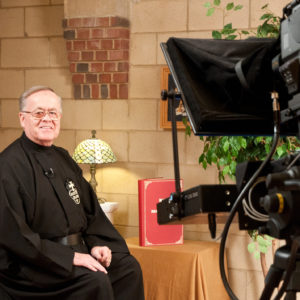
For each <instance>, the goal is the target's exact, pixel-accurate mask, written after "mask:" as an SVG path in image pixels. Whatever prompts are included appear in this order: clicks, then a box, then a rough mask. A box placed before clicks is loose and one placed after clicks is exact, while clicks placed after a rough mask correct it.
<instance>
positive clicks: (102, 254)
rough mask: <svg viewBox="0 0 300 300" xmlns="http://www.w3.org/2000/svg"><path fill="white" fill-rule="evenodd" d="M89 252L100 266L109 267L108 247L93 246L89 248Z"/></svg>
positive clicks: (109, 253)
mask: <svg viewBox="0 0 300 300" xmlns="http://www.w3.org/2000/svg"><path fill="white" fill-rule="evenodd" d="M91 254H92V256H93V257H95V258H96V259H97V260H98V261H99V262H100V263H101V265H102V266H104V267H106V268H107V267H109V265H110V263H111V251H110V249H109V248H108V247H106V246H104V247H100V246H95V247H93V248H92V250H91Z"/></svg>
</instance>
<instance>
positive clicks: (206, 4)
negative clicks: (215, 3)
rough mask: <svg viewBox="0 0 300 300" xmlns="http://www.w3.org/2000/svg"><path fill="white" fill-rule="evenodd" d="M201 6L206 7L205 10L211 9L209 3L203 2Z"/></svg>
mask: <svg viewBox="0 0 300 300" xmlns="http://www.w3.org/2000/svg"><path fill="white" fill-rule="evenodd" d="M203 6H204V7H206V8H210V7H211V3H210V2H205V3H204V5H203Z"/></svg>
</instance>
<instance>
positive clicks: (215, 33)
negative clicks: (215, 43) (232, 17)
mask: <svg viewBox="0 0 300 300" xmlns="http://www.w3.org/2000/svg"><path fill="white" fill-rule="evenodd" d="M212 37H213V38H214V39H215V40H220V39H222V34H221V33H220V32H219V31H217V30H213V32H212Z"/></svg>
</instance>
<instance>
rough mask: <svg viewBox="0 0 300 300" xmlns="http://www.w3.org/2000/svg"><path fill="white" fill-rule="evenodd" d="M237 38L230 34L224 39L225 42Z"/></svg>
mask: <svg viewBox="0 0 300 300" xmlns="http://www.w3.org/2000/svg"><path fill="white" fill-rule="evenodd" d="M236 38H237V35H236V34H231V35H228V36H227V37H226V40H235V39H236Z"/></svg>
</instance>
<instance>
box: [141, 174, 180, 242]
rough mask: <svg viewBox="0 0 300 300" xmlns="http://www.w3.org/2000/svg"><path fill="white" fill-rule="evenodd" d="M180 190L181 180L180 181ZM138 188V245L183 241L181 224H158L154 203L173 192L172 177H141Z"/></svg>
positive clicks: (173, 183)
mask: <svg viewBox="0 0 300 300" xmlns="http://www.w3.org/2000/svg"><path fill="white" fill-rule="evenodd" d="M180 185H181V190H182V180H181V181H180ZM138 190H139V225H140V226H139V235H140V246H152V245H174V244H182V243H183V225H159V224H158V223H157V208H156V204H157V203H158V202H159V201H161V200H163V199H165V198H168V197H169V196H170V194H171V193H174V192H175V190H176V189H175V180H174V179H162V178H155V179H141V180H139V181H138Z"/></svg>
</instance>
